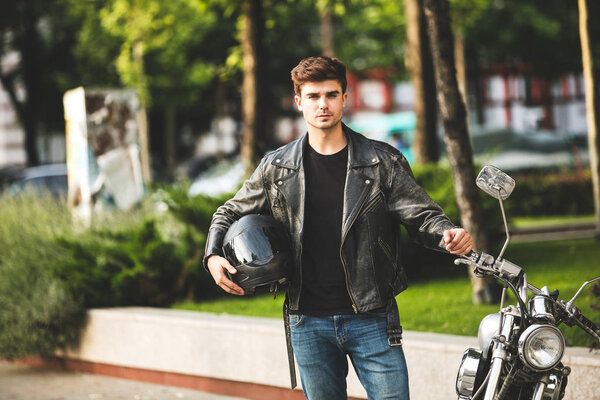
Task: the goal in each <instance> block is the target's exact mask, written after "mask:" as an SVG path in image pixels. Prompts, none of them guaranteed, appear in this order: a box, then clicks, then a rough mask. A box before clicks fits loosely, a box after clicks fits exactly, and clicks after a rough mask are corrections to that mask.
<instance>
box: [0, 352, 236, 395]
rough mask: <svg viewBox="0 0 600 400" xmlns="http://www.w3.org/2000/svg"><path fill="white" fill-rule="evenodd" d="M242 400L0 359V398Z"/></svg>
mask: <svg viewBox="0 0 600 400" xmlns="http://www.w3.org/2000/svg"><path fill="white" fill-rule="evenodd" d="M178 399H183V400H243V399H241V398H238V397H227V396H219V395H215V394H211V393H205V392H199V391H195V390H188V389H180V388H176V387H170V386H162V385H156V384H152V383H144V382H136V381H131V380H126V379H119V378H113V377H108V376H103V375H96V374H86V373H78V372H70V371H57V370H48V369H42V368H35V367H29V366H26V365H20V364H12V363H8V362H4V361H0V400H178Z"/></svg>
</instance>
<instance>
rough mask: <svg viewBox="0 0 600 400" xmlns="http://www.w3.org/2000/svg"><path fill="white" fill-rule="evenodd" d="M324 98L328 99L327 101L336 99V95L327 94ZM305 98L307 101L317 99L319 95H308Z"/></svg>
mask: <svg viewBox="0 0 600 400" xmlns="http://www.w3.org/2000/svg"><path fill="white" fill-rule="evenodd" d="M326 96H327V98H329V99H335V98H336V97H338V94H337V93H328V94H327V95H326ZM307 97H308V98H309V99H318V98H319V95H316V94H309V95H308V96H307Z"/></svg>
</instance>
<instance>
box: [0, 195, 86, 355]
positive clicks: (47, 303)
mask: <svg viewBox="0 0 600 400" xmlns="http://www.w3.org/2000/svg"><path fill="white" fill-rule="evenodd" d="M69 230H70V215H69V212H68V210H67V209H66V207H65V206H64V205H63V204H61V203H58V202H56V201H55V200H54V199H52V198H50V197H49V196H48V197H42V198H38V197H30V196H27V195H26V196H19V197H11V196H7V195H5V196H0V357H4V358H8V359H12V358H20V357H24V356H26V355H29V354H45V353H50V352H52V351H53V350H55V349H56V348H58V347H62V346H64V345H65V344H66V343H68V342H72V341H75V340H76V339H77V335H78V332H79V326H80V324H81V323H82V322H83V318H84V307H83V304H82V303H81V302H80V301H78V300H77V297H76V296H74V295H73V293H71V292H70V291H69V289H68V288H67V286H66V284H65V282H64V281H62V280H60V279H57V278H56V277H55V276H53V274H52V271H53V270H54V268H55V266H56V265H59V264H62V263H64V262H66V261H67V260H68V257H69V255H68V252H67V251H66V250H65V249H64V248H61V247H60V246H56V238H57V237H58V236H60V235H64V234H66V233H67V232H68V231H69Z"/></svg>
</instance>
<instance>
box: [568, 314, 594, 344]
mask: <svg viewBox="0 0 600 400" xmlns="http://www.w3.org/2000/svg"><path fill="white" fill-rule="evenodd" d="M574 318H575V320H576V322H577V325H579V327H580V328H582V329H583V330H584V331H586V332H587V333H589V334H590V335H591V336H593V337H594V338H595V339H596V340H598V341H600V328H598V325H596V324H595V323H594V322H592V321H591V320H589V319H588V318H586V317H585V316H584V315H583V314H582V313H581V311H579V310H577V313H576V314H575V315H574Z"/></svg>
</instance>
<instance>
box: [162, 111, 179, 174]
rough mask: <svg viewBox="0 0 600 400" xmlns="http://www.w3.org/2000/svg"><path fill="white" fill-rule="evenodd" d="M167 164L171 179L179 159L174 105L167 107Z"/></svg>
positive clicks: (165, 142)
mask: <svg viewBox="0 0 600 400" xmlns="http://www.w3.org/2000/svg"><path fill="white" fill-rule="evenodd" d="M164 111H165V136H164V146H165V166H166V169H167V176H168V178H169V179H173V178H174V175H175V163H176V159H177V153H176V148H175V144H176V141H175V129H176V128H175V107H174V106H172V105H169V106H166V107H165V110H164Z"/></svg>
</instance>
